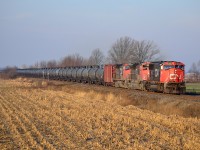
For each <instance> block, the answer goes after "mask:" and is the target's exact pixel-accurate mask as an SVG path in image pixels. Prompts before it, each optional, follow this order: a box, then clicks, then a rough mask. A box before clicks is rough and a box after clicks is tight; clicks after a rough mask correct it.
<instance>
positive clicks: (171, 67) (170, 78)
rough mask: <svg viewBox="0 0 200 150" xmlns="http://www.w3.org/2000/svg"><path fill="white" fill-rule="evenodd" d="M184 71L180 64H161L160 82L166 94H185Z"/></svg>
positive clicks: (172, 62)
mask: <svg viewBox="0 0 200 150" xmlns="http://www.w3.org/2000/svg"><path fill="white" fill-rule="evenodd" d="M184 76H185V70H184V64H183V63H181V62H175V61H168V62H163V63H162V64H161V77H160V82H161V83H163V84H164V92H166V93H177V94H180V93H182V94H184V93H185V89H186V87H185V81H184Z"/></svg>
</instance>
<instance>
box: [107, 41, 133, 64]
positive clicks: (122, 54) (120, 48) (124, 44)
mask: <svg viewBox="0 0 200 150" xmlns="http://www.w3.org/2000/svg"><path fill="white" fill-rule="evenodd" d="M134 43H135V40H133V39H131V38H130V37H121V38H120V39H118V40H117V41H116V42H115V43H114V44H113V45H112V47H111V49H110V50H109V52H108V57H109V58H110V60H111V62H112V63H128V62H130V59H131V51H132V50H133V47H134Z"/></svg>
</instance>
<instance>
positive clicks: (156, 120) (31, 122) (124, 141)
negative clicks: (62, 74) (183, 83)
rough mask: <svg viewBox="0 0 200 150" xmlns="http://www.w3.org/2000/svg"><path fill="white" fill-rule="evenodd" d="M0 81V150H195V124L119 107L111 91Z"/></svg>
mask: <svg viewBox="0 0 200 150" xmlns="http://www.w3.org/2000/svg"><path fill="white" fill-rule="evenodd" d="M50 85H51V83H48V82H46V81H45V82H42V81H33V80H30V79H17V80H0V118H1V119H0V149H200V142H199V141H200V120H199V119H197V118H183V117H180V116H176V115H174V116H166V115H161V114H158V113H153V112H151V111H148V110H142V109H139V108H137V107H135V106H121V105H119V102H120V101H123V98H122V97H120V96H119V95H114V94H113V93H111V92H105V93H96V92H95V91H94V90H87V89H86V90H85V91H83V90H82V91H80V90H78V89H77V87H76V88H75V87H73V85H68V86H67V87H66V86H54V85H51V86H50Z"/></svg>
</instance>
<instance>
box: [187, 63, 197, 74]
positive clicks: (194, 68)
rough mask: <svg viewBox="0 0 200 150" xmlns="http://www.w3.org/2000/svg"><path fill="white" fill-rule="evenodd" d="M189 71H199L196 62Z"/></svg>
mask: <svg viewBox="0 0 200 150" xmlns="http://www.w3.org/2000/svg"><path fill="white" fill-rule="evenodd" d="M189 73H198V69H197V65H196V63H192V66H191V67H190V69H189Z"/></svg>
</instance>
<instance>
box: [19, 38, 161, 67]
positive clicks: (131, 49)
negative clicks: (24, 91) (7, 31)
mask: <svg viewBox="0 0 200 150" xmlns="http://www.w3.org/2000/svg"><path fill="white" fill-rule="evenodd" d="M157 60H161V55H160V49H159V48H158V46H157V45H156V44H155V43H154V42H153V41H146V40H142V41H138V40H135V39H133V38H131V37H127V36H125V37H121V38H119V39H117V40H116V41H115V42H114V43H113V44H112V46H111V48H110V49H109V50H108V53H107V55H105V54H104V53H103V51H102V50H100V49H99V48H96V49H94V50H93V51H92V53H91V55H90V57H89V58H84V57H82V56H81V55H79V54H77V53H76V54H72V55H67V56H65V57H64V58H61V59H60V60H57V61H56V60H49V61H40V62H36V63H35V64H34V65H31V66H29V67H32V68H51V67H68V66H85V65H102V64H105V63H115V64H116V63H117V64H122V63H141V62H144V61H157ZM22 68H27V66H25V65H24V66H23V67H22Z"/></svg>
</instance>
